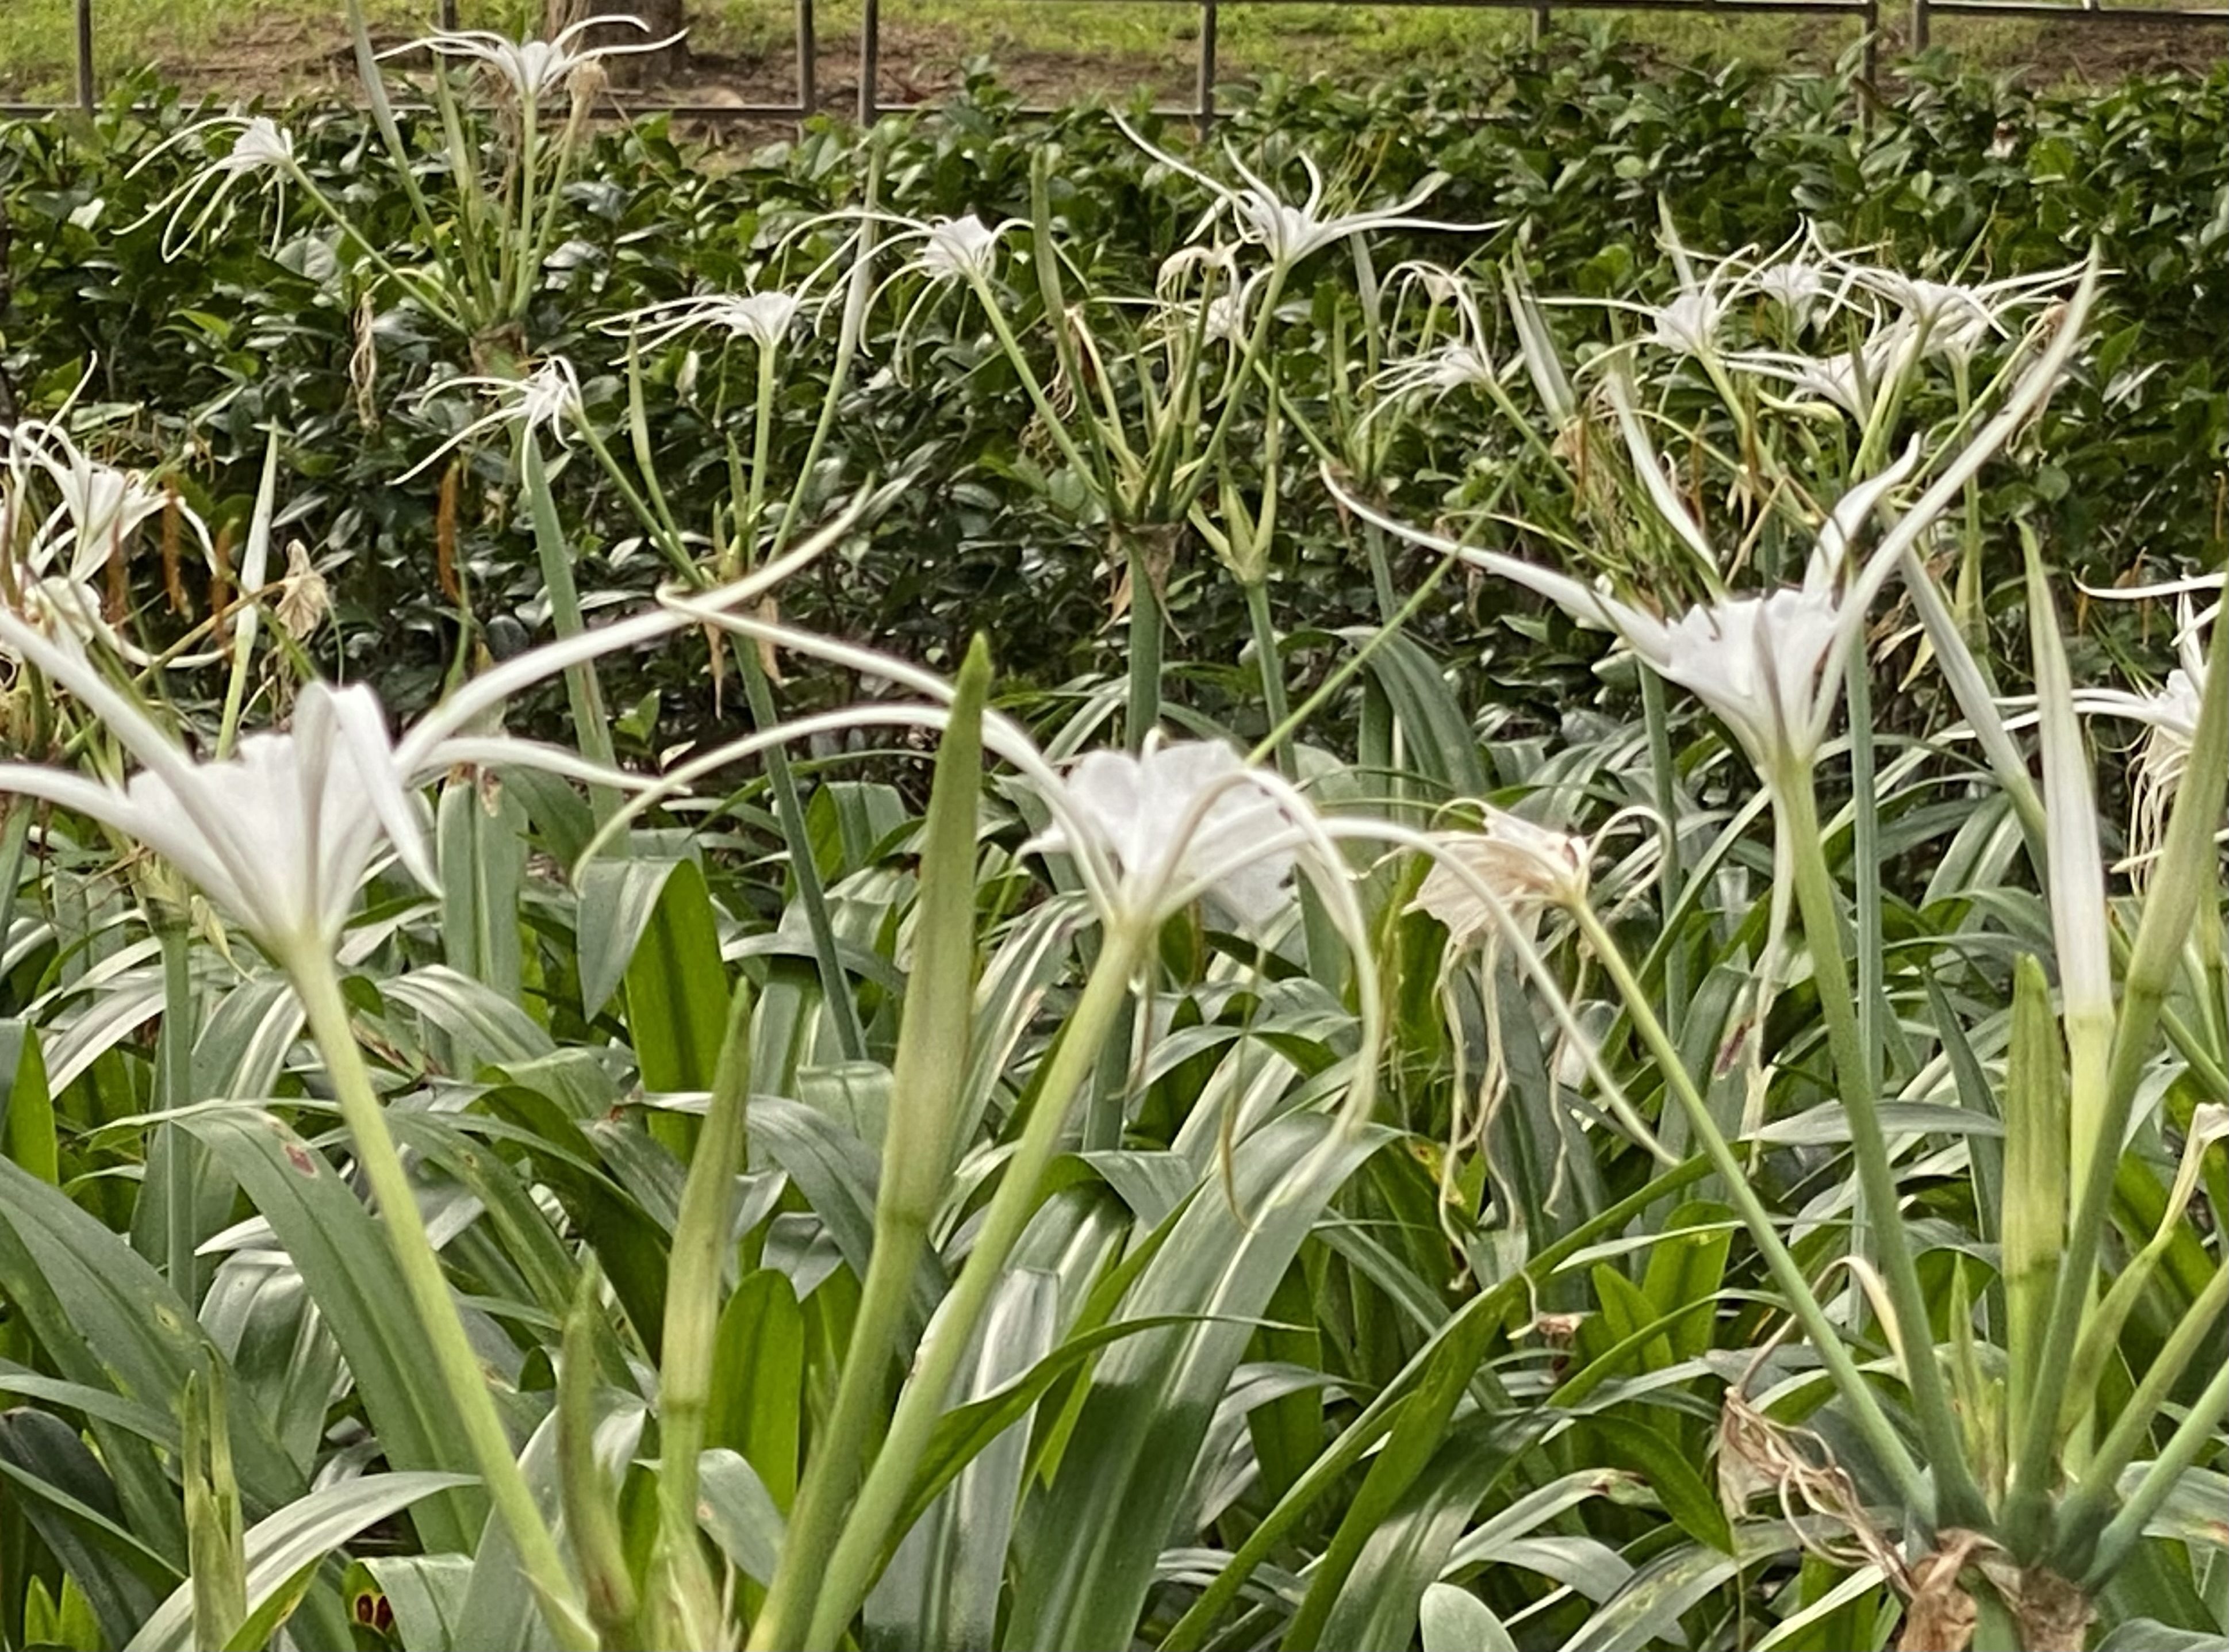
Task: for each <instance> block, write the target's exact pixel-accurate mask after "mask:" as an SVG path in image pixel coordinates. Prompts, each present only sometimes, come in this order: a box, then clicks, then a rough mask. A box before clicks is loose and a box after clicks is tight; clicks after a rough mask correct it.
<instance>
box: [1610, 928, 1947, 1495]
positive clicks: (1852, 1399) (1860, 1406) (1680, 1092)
mask: <svg viewBox="0 0 2229 1652" xmlns="http://www.w3.org/2000/svg"><path fill="white" fill-rule="evenodd" d="M1571 914H1572V916H1573V917H1574V918H1575V919H1576V920H1577V922H1578V926H1579V931H1580V933H1581V934H1582V935H1584V936H1585V937H1586V941H1587V944H1588V945H1589V946H1590V948H1592V949H1593V950H1594V953H1595V955H1596V958H1597V959H1598V960H1599V961H1601V963H1602V966H1603V969H1604V970H1605V971H1607V972H1608V973H1609V978H1610V980H1611V982H1612V983H1613V984H1614V985H1615V986H1616V987H1617V990H1618V993H1619V995H1620V996H1621V997H1622V998H1623V999H1624V1000H1625V1007H1626V1014H1627V1016H1628V1019H1630V1020H1631V1021H1632V1023H1633V1026H1634V1030H1635V1032H1639V1033H1640V1034H1641V1042H1642V1043H1644V1044H1646V1045H1648V1052H1649V1054H1650V1056H1651V1057H1654V1060H1655V1062H1656V1065H1657V1069H1658V1070H1659V1072H1660V1073H1661V1075H1662V1077H1663V1079H1664V1087H1665V1089H1666V1090H1668V1091H1669V1092H1670V1093H1671V1095H1672V1097H1673V1100H1675V1101H1676V1102H1679V1104H1680V1109H1681V1110H1682V1111H1683V1112H1685V1113H1686V1115H1687V1123H1688V1127H1689V1128H1691V1129H1693V1131H1694V1133H1695V1139H1696V1141H1698V1142H1699V1144H1700V1145H1701V1147H1702V1149H1703V1152H1704V1154H1705V1156H1706V1157H1707V1158H1708V1159H1709V1160H1710V1161H1711V1167H1712V1169H1713V1170H1715V1171H1717V1172H1718V1177H1719V1179H1720V1180H1721V1181H1723V1182H1724V1184H1725V1190H1726V1196H1727V1197H1728V1198H1729V1199H1732V1201H1733V1204H1734V1208H1735V1209H1736V1210H1737V1211H1738V1212H1740V1213H1741V1218H1742V1221H1743V1223H1744V1225H1746V1226H1747V1227H1748V1229H1749V1233H1750V1239H1751V1240H1752V1241H1754V1242H1755V1244H1756V1245H1757V1250H1759V1251H1760V1252H1762V1253H1763V1257H1764V1263H1765V1266H1766V1268H1767V1269H1769V1270H1770V1272H1771V1274H1772V1276H1773V1279H1774V1280H1775V1281H1776V1282H1777V1283H1778V1284H1779V1286H1780V1289H1781V1292H1782V1294H1783V1295H1785V1296H1786V1297H1787V1299H1788V1307H1789V1312H1790V1313H1792V1314H1794V1315H1795V1320H1796V1322H1797V1323H1798V1324H1800V1325H1801V1326H1802V1327H1803V1334H1805V1335H1806V1336H1807V1337H1808V1338H1809V1339H1810V1340H1811V1345H1812V1347H1813V1350H1814V1351H1815V1353H1817V1354H1818V1356H1819V1360H1820V1363H1821V1365H1823V1366H1826V1367H1827V1374H1828V1377H1829V1378H1830V1379H1832V1380H1833V1382H1834V1387H1835V1389H1836V1391H1837V1392H1840V1394H1841V1396H1842V1398H1843V1400H1844V1402H1845V1403H1846V1404H1847V1405H1848V1406H1849V1408H1850V1411H1851V1413H1852V1421H1853V1422H1854V1423H1855V1424H1857V1429H1858V1432H1859V1433H1860V1434H1861V1435H1862V1436H1864V1437H1865V1440H1866V1444H1868V1445H1869V1446H1871V1447H1872V1450H1873V1455H1874V1456H1876V1457H1878V1458H1879V1460H1880V1462H1881V1466H1882V1467H1883V1468H1884V1469H1885V1470H1886V1471H1887V1472H1888V1474H1889V1475H1890V1477H1891V1478H1892V1479H1893V1480H1894V1481H1895V1482H1896V1485H1897V1489H1898V1494H1899V1495H1901V1496H1902V1497H1903V1499H1904V1501H1905V1505H1906V1507H1910V1508H1911V1509H1914V1510H1916V1511H1920V1512H1922V1513H1924V1512H1925V1511H1926V1510H1927V1508H1928V1507H1929V1504H1930V1501H1931V1498H1930V1492H1929V1488H1928V1484H1927V1477H1926V1475H1925V1474H1924V1472H1923V1471H1922V1470H1921V1469H1920V1467H1919V1464H1918V1463H1917V1462H1916V1461H1915V1460H1914V1459H1913V1457H1912V1455H1911V1451H1910V1450H1908V1449H1907V1448H1906V1447H1905V1443H1904V1441H1903V1439H1902V1438H1901V1437H1899V1436H1898V1433H1897V1431H1896V1429H1895V1427H1894V1426H1893V1425H1892V1424H1891V1423H1890V1422H1889V1420H1888V1415H1887V1413H1886V1412H1885V1411H1882V1410H1881V1408H1880V1402H1879V1400H1878V1399H1876V1398H1874V1397H1873V1392H1872V1388H1871V1387H1870V1386H1868V1385H1867V1384H1866V1379H1865V1378H1864V1376H1863V1374H1862V1373H1860V1372H1859V1370H1858V1367H1857V1366H1856V1364H1855V1362H1853V1360H1851V1358H1850V1351H1849V1347H1848V1346H1847V1344H1846V1343H1845V1342H1844V1341H1843V1340H1842V1334H1841V1333H1840V1330H1838V1329H1837V1328H1836V1327H1835V1326H1834V1323H1833V1321H1830V1320H1828V1317H1827V1314H1826V1310H1825V1309H1824V1308H1821V1307H1820V1306H1819V1299H1818V1297H1817V1296H1816V1295H1814V1294H1813V1292H1812V1289H1811V1282H1810V1281H1809V1280H1808V1279H1807V1278H1805V1277H1804V1276H1803V1270H1802V1268H1801V1267H1800V1266H1799V1265H1798V1264H1797V1263H1796V1261H1795V1256H1794V1254H1793V1253H1792V1252H1790V1251H1789V1249H1788V1246H1787V1245H1786V1244H1784V1243H1783V1241H1782V1239H1781V1237H1780V1230H1779V1229H1778V1228H1776V1227H1775V1226H1774V1225H1773V1222H1772V1215H1771V1212H1769V1211H1767V1210H1766V1209H1765V1208H1764V1201H1763V1200H1762V1199H1759V1198H1758V1197H1757V1190H1756V1188H1755V1187H1754V1186H1752V1185H1751V1181H1750V1172H1749V1169H1748V1167H1746V1166H1744V1164H1743V1163H1742V1162H1741V1160H1739V1159H1738V1158H1737V1157H1736V1156H1735V1154H1734V1150H1733V1149H1732V1147H1730V1146H1728V1145H1727V1143H1726V1139H1725V1136H1724V1135H1722V1134H1721V1133H1720V1132H1719V1129H1718V1122H1717V1121H1716V1120H1714V1119H1712V1116H1711V1109H1709V1107H1708V1106H1706V1105H1705V1102H1704V1101H1703V1097H1702V1094H1701V1092H1700V1091H1699V1090H1697V1089H1696V1088H1695V1081H1694V1080H1693V1078H1692V1077H1690V1076H1689V1075H1688V1072H1687V1069H1686V1064H1685V1063H1684V1062H1682V1061H1681V1059H1680V1052H1679V1051H1678V1050H1677V1049H1675V1048H1674V1047H1673V1043H1672V1039H1671V1036H1670V1035H1669V1034H1668V1033H1667V1032H1665V1030H1664V1025H1663V1023H1662V1022H1661V1021H1659V1020H1658V1019H1656V1011H1655V1008H1654V1006H1653V1005H1651V1004H1650V1003H1649V1001H1648V995H1647V994H1646V993H1644V992H1643V991H1642V990H1641V982H1640V980H1639V979H1638V978H1636V977H1635V974H1634V973H1633V967H1632V966H1631V965H1629V964H1628V963H1627V962H1626V961H1625V955H1624V954H1623V953H1622V952H1621V951H1619V949H1618V945H1617V942H1616V940H1615V939H1614V938H1613V937H1612V936H1611V935H1610V933H1609V929H1607V928H1605V927H1604V926H1603V921H1602V919H1601V918H1599V917H1598V916H1596V915H1595V912H1594V910H1593V909H1592V908H1591V907H1589V906H1587V905H1585V904H1584V903H1580V904H1578V905H1577V906H1575V907H1573V908H1572V909H1571Z"/></svg>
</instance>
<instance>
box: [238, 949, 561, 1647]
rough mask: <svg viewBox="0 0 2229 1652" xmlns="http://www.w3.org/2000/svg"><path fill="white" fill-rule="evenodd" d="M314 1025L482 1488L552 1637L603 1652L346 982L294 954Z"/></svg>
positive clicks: (291, 966)
mask: <svg viewBox="0 0 2229 1652" xmlns="http://www.w3.org/2000/svg"><path fill="white" fill-rule="evenodd" d="M282 961H283V962H284V964H285V966H286V973H287V974H288V975H289V976H290V977H291V978H292V980H293V983H294V991H295V993H296V995H297V996H298V997H299V998H300V1000H301V1001H302V1009H303V1012H304V1013H305V1015H306V1016H307V1017H308V1018H309V1024H310V1036H311V1038H313V1039H314V1040H315V1041H316V1043H317V1045H318V1052H319V1053H320V1054H321V1055H322V1056H323V1057H324V1062H325V1071H326V1075H327V1077H329V1078H330V1079H331V1082H332V1086H333V1094H334V1096H335V1097H336V1099H337V1101H338V1102H339V1104H340V1113H341V1122H343V1123H344V1124H345V1125H346V1126H347V1127H348V1131H349V1135H350V1140H351V1141H353V1143H354V1145H355V1147H356V1158H357V1166H358V1167H359V1168H360V1169H362V1170H363V1175H364V1180H366V1181H367V1182H369V1184H370V1186H371V1192H372V1197H373V1199H375V1200H376V1201H377V1204H378V1206H379V1213H380V1216H381V1217H382V1221H383V1225H384V1226H385V1228H386V1230H387V1241H388V1245H389V1249H390V1250H392V1251H393V1252H394V1255H395V1266H396V1268H397V1270H400V1272H401V1275H402V1283H403V1288H404V1289H405V1290H406V1291H407V1292H408V1295H409V1298H410V1308H411V1310H412V1312H413V1313H414V1315H415V1316H416V1318H417V1321H418V1331H419V1334H420V1335H421V1336H422V1337H423V1338H424V1339H425V1343H426V1351H427V1355H428V1357H429V1358H430V1359H431V1360H433V1363H434V1368H435V1370H436V1371H438V1372H440V1378H441V1381H442V1384H443V1385H444V1386H445V1387H446V1389H447V1390H448V1393H449V1400H450V1404H451V1405H453V1406H454V1407H455V1408H456V1415H457V1422H458V1424H459V1427H460V1428H461V1429H462V1430H463V1432H464V1436H465V1439H466V1443H467V1444H468V1445H469V1446H470V1448H471V1450H472V1456H473V1458H474V1459H475V1461H476V1462H478V1463H479V1471H480V1478H481V1480H482V1482H484V1483H485V1486H486V1488H487V1492H488V1496H489V1498H490V1500H491V1501H492V1502H493V1503H494V1505H495V1510H496V1514H497V1516H498V1518H499V1519H500V1520H502V1521H503V1523H504V1527H505V1529H506V1530H508V1531H509V1533H510V1534H511V1542H512V1543H513V1544H514V1545H515V1546H517V1550H518V1559H519V1565H520V1566H521V1567H522V1568H523V1569H524V1572H525V1573H526V1577H527V1580H528V1582H529V1583H530V1585H532V1586H533V1589H534V1591H535V1594H536V1597H537V1598H538V1599H539V1600H540V1602H541V1604H542V1608H543V1616H544V1617H546V1618H547V1619H548V1620H549V1632H550V1635H551V1636H552V1637H553V1638H554V1639H555V1640H556V1642H557V1643H558V1644H559V1645H560V1646H562V1647H563V1648H565V1649H567V1652H587V1649H588V1648H590V1647H593V1646H594V1644H595V1639H594V1635H593V1634H592V1633H591V1632H590V1631H589V1630H588V1626H587V1624H586V1623H585V1622H584V1621H583V1619H582V1617H581V1602H580V1597H579V1594H578V1592H577V1591H575V1588H574V1585H573V1580H572V1576H571V1573H570V1572H569V1571H568V1568H567V1566H566V1564H565V1559H564V1557H563V1556H562V1554H560V1553H559V1552H558V1549H557V1541H556V1539H555V1538H554V1537H552V1536H551V1535H550V1532H549V1526H548V1525H547V1524H546V1523H545V1522H544V1521H543V1518H542V1514H541V1512H540V1510H538V1509H537V1508H536V1507H535V1503H534V1494H533V1492H532V1491H531V1490H530V1488H528V1486H527V1483H526V1476H525V1475H524V1474H523V1473H522V1472H520V1469H519V1467H518V1459H517V1456H516V1455H515V1454H514V1452H513V1450H512V1448H511V1437H510V1435H509V1434H507V1433H506V1432H505V1431H504V1426H503V1419H502V1417H500V1416H498V1414H497V1411H496V1408H495V1399H494V1397H493V1396H492V1395H491V1393H490V1392H488V1379H487V1376H486V1373H485V1372H484V1371H483V1370H482V1369H481V1366H480V1361H479V1355H478V1354H476V1353H473V1352H472V1341H471V1339H470V1338H469V1337H467V1336H466V1333H465V1322H464V1320H463V1318H462V1317H461V1316H460V1315H459V1314H458V1312H457V1303H456V1299H455V1297H454V1296H453V1295H451V1294H450V1290H449V1282H448V1279H447V1278H446V1276H444V1275H443V1273H442V1272H441V1259H440V1257H439V1256H437V1255H436V1254H435V1253H434V1243H433V1241H432V1239H431V1238H429V1237H427V1232H426V1222H425V1218H423V1217H422V1216H421V1215H420V1213H419V1210H418V1198H417V1194H416V1192H415V1191H414V1189H413V1188H412V1187H411V1186H410V1177H409V1174H408V1172H407V1171H405V1170H404V1169H403V1167H402V1155H401V1154H400V1153H399V1152H398V1151H397V1150H396V1148H395V1137H394V1135H392V1134H391V1133H390V1132H389V1129H388V1128H387V1115H386V1114H385V1113H384V1112H383V1111H382V1109H381V1108H380V1104H379V1097H378V1096H377V1094H376V1092H375V1091H374V1090H373V1089H372V1084H371V1072H370V1070H369V1068H368V1067H366V1066H365V1064H364V1060H363V1051H360V1050H359V1049H357V1042H356V1032H355V1029H354V1028H353V1027H352V1026H351V1025H350V1022H349V1009H348V1002H347V1000H345V999H344V997H343V996H342V994H341V980H340V974H339V972H338V971H337V969H336V968H335V967H334V965H333V961H332V959H331V957H330V956H329V955H327V954H326V953H325V952H324V949H323V948H321V947H318V946H317V945H315V944H312V945H309V946H305V947H301V948H296V949H294V950H293V951H292V953H291V954H290V955H288V956H286V958H285V959H283V960H282Z"/></svg>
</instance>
